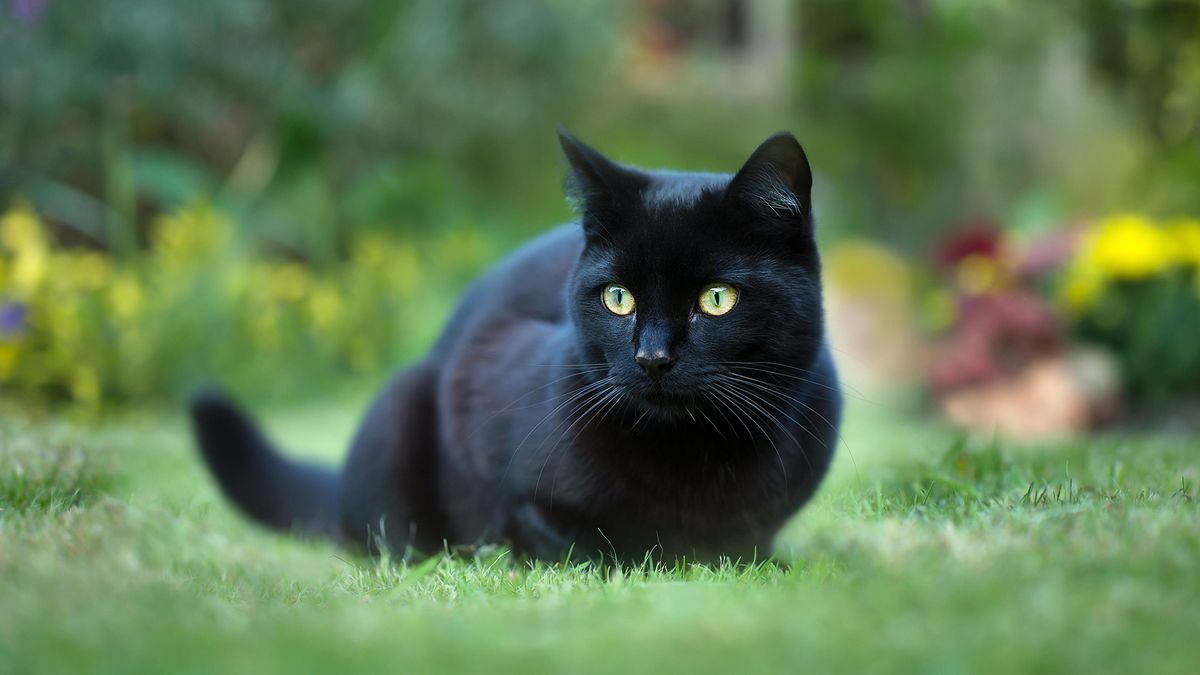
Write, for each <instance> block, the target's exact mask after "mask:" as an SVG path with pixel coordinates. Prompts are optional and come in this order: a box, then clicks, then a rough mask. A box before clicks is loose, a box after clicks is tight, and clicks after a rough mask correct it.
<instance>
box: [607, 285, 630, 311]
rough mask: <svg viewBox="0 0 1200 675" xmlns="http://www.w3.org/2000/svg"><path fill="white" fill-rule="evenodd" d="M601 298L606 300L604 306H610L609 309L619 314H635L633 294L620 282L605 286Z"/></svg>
mask: <svg viewBox="0 0 1200 675" xmlns="http://www.w3.org/2000/svg"><path fill="white" fill-rule="evenodd" d="M600 298H601V299H602V300H604V306H605V307H607V308H608V311H610V312H612V313H613V314H616V315H617V316H626V315H628V314H633V309H634V304H633V294H632V293H630V292H629V289H628V288H625V287H624V286H622V285H620V284H609V285H607V286H605V287H604V290H603V291H601V293H600Z"/></svg>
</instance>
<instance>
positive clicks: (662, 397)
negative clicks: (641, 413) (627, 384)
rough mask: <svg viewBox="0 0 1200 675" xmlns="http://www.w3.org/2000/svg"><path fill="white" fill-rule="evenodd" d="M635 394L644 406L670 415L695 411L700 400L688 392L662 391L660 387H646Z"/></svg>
mask: <svg viewBox="0 0 1200 675" xmlns="http://www.w3.org/2000/svg"><path fill="white" fill-rule="evenodd" d="M635 394H636V396H637V398H638V399H640V400H641V401H642V403H643V404H644V405H646V406H648V407H650V408H654V409H657V410H660V411H663V412H671V413H686V412H687V411H688V410H689V409H695V407H696V406H697V405H698V403H699V401H701V400H702V399H700V398H699V396H697V395H696V394H695V393H693V392H690V391H686V390H674V389H664V388H662V387H646V388H643V389H640V390H639V391H637V392H635Z"/></svg>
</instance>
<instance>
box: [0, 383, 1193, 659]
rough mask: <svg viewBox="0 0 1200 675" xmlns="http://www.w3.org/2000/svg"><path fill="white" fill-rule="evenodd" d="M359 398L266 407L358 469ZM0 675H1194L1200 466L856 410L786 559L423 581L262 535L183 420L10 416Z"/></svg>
mask: <svg viewBox="0 0 1200 675" xmlns="http://www.w3.org/2000/svg"><path fill="white" fill-rule="evenodd" d="M366 398H367V395H366V394H365V393H358V394H351V395H346V396H341V397H339V398H338V401H337V402H336V403H328V402H327V403H322V404H310V405H304V406H298V407H291V408H284V409H277V410H273V411H267V412H266V414H265V415H264V417H265V419H266V423H267V426H268V427H269V428H270V429H271V431H272V432H273V433H274V434H275V435H277V436H278V437H280V438H281V439H284V440H285V441H287V444H288V445H289V446H290V447H294V448H297V449H300V448H304V449H306V450H307V451H308V453H309V454H310V455H312V456H316V457H325V458H328V459H330V460H332V459H334V458H336V457H338V456H339V455H340V453H341V451H342V448H343V446H344V444H345V441H346V439H347V438H348V436H349V434H350V433H351V431H352V428H353V424H354V422H355V418H356V416H357V414H358V412H359V411H360V410H361V409H362V406H363V405H364V404H365V401H366ZM0 415H2V417H0V420H2V422H0V673H9V672H14V673H25V672H55V673H58V672H85V671H87V672H113V673H130V672H138V671H141V672H154V673H161V672H192V671H194V672H229V673H239V672H245V673H251V672H254V673H260V672H309V671H314V672H322V671H331V672H339V673H349V672H359V671H362V672H405V673H409V672H429V671H451V670H477V671H482V670H486V671H489V672H539V671H540V672H614V671H616V672H632V671H662V670H666V669H671V670H681V671H692V672H753V671H758V670H763V671H767V670H776V671H777V670H787V671H794V672H813V673H823V672H854V673H860V672H878V671H919V672H972V673H974V672H1031V671H1033V672H1059V671H1063V670H1072V671H1086V672H1101V671H1107V672H1181V673H1182V672H1190V673H1194V672H1197V670H1196V668H1197V664H1200V509H1198V507H1197V504H1198V502H1197V499H1198V497H1200V491H1198V488H1197V485H1198V484H1200V447H1197V443H1196V442H1195V441H1194V439H1186V438H1170V437H1145V436H1127V435H1110V436H1104V437H1099V438H1093V439H1090V440H1087V441H1075V442H1067V443H1060V444H1043V445H1037V446H1028V447H1023V446H1017V445H1013V444H1007V443H995V442H992V441H989V440H962V439H959V438H957V437H956V435H955V434H953V433H951V432H949V431H946V430H943V429H940V428H938V427H937V426H935V425H932V424H928V423H921V422H914V421H912V419H911V418H909V417H908V416H905V415H901V414H900V413H898V412H896V411H894V410H892V409H891V408H890V407H889V406H888V405H881V404H872V403H864V402H861V401H855V402H854V404H853V405H852V406H851V408H850V411H849V419H848V424H847V432H846V434H845V445H844V446H843V448H842V449H841V453H840V456H839V458H838V461H837V463H836V465H835V469H834V471H833V474H832V476H831V478H830V480H829V481H828V482H827V484H826V485H825V487H824V488H823V490H822V492H821V493H820V495H819V497H818V498H817V500H816V501H815V502H814V503H813V504H812V505H811V506H810V507H809V508H808V509H806V510H805V511H804V512H803V514H802V515H801V516H800V517H799V518H798V519H796V521H794V523H793V524H792V526H791V527H790V528H789V529H788V530H787V531H786V532H785V534H784V535H783V537H782V539H781V552H780V555H779V556H778V557H779V561H780V562H779V563H775V562H766V563H759V564H756V565H751V566H747V567H740V568H738V567H733V566H728V567H724V568H718V569H712V568H702V567H691V568H684V569H671V570H649V571H648V570H627V571H624V572H618V573H613V574H608V573H602V572H599V571H597V570H594V569H590V568H588V567H584V566H581V567H564V566H561V565H536V566H530V565H528V564H526V563H521V562H514V561H512V560H511V559H510V558H509V557H508V556H507V555H506V554H505V552H503V551H499V550H495V551H484V552H482V553H481V554H480V555H479V556H478V557H476V558H470V559H461V558H447V557H436V558H433V559H431V560H429V561H426V562H424V563H418V564H415V565H412V566H407V565H404V564H400V563H394V562H393V563H386V562H385V563H382V564H376V563H373V562H370V561H366V560H360V559H354V558H349V557H347V556H346V555H344V554H343V553H341V552H339V551H337V550H335V549H333V548H331V547H329V546H326V545H322V544H313V543H304V542H298V541H293V540H290V539H288V538H285V537H279V536H274V535H270V534H267V533H264V532H262V531H259V530H257V529H255V528H253V527H251V526H249V525H247V524H245V523H243V522H242V521H241V520H240V519H239V518H238V517H237V516H236V514H234V513H233V512H232V511H231V510H230V509H229V508H228V507H227V506H226V505H225V504H224V503H223V502H222V501H221V500H220V499H219V497H218V495H217V494H216V492H215V491H214V489H213V487H212V485H210V483H209V482H208V480H207V477H206V476H205V475H203V474H202V473H201V470H200V466H199V464H198V463H197V461H196V458H195V457H194V456H193V453H192V448H191V446H190V443H189V441H188V438H187V437H186V435H185V428H184V426H183V420H182V418H181V416H180V415H179V414H176V413H174V412H167V413H163V414H153V415H152V414H149V413H143V414H133V413H127V414H123V415H120V416H118V417H117V418H116V419H112V420H110V421H108V422H105V423H103V424H101V425H98V426H97V425H82V424H73V423H69V422H66V421H63V420H61V419H56V418H47V417H44V416H37V415H33V414H29V413H24V412H21V410H20V409H19V408H15V407H6V408H2V409H0Z"/></svg>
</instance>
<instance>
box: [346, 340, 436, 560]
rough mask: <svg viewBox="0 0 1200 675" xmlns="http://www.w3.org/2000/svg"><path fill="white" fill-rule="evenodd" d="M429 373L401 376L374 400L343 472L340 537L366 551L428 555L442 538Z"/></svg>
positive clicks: (422, 369) (422, 367) (421, 367)
mask: <svg viewBox="0 0 1200 675" xmlns="http://www.w3.org/2000/svg"><path fill="white" fill-rule="evenodd" d="M435 374H436V371H435V370H434V368H433V367H431V366H430V365H429V364H426V363H420V364H417V365H415V366H413V367H411V368H409V369H408V370H406V371H404V372H402V373H400V374H399V375H397V376H396V377H395V378H393V379H392V381H391V382H390V383H389V384H388V386H387V387H386V388H385V389H384V391H383V393H382V394H380V395H379V397H378V398H377V399H376V400H375V403H374V404H373V405H372V406H371V409H370V410H369V411H368V412H367V415H366V417H365V418H364V419H363V422H362V424H361V425H360V427H359V430H358V433H357V435H356V437H355V439H354V443H353V444H352V446H351V449H350V456H349V458H348V459H347V460H346V466H345V468H344V469H343V470H342V482H341V486H342V494H341V512H342V524H343V528H344V530H345V534H346V538H347V539H348V540H349V541H350V542H353V543H355V544H357V545H359V546H361V547H363V548H365V549H366V550H368V551H370V552H371V553H372V554H378V553H382V552H384V551H386V552H388V553H390V554H391V555H395V556H402V555H405V554H406V553H408V552H409V551H410V550H412V549H416V550H418V551H421V552H426V553H428V552H431V551H435V550H438V549H440V548H441V547H442V542H443V540H444V539H445V537H446V536H447V528H446V524H445V518H444V516H443V514H442V510H441V508H440V506H439V503H440V498H439V495H438V494H437V485H438V481H437V477H436V475H435V472H436V467H437V462H436V455H437V425H438V419H437V410H436V406H435V403H434V376H435Z"/></svg>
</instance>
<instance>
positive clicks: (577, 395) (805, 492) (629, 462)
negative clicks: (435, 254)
mask: <svg viewBox="0 0 1200 675" xmlns="http://www.w3.org/2000/svg"><path fill="white" fill-rule="evenodd" d="M559 135H560V141H561V143H562V146H563V150H564V152H565V154H566V156H567V159H568V161H569V162H570V164H571V173H570V177H569V179H568V194H569V195H570V196H572V197H573V198H574V199H576V200H577V202H578V204H579V207H580V212H581V216H580V221H579V222H578V223H574V224H570V225H566V226H563V227H560V228H558V229H555V230H553V231H551V232H549V233H547V234H546V235H543V236H542V237H540V238H538V239H536V240H534V241H533V242H531V243H529V244H528V245H526V246H525V247H524V248H522V249H520V250H518V251H517V252H516V253H514V254H513V255H512V256H510V257H509V258H508V259H507V260H505V261H503V262H501V263H500V264H499V265H497V266H496V267H495V268H494V269H492V270H491V271H489V272H488V273H487V274H485V275H484V276H483V277H482V278H481V279H479V280H478V281H477V282H476V283H475V284H474V285H473V286H472V287H471V288H470V289H469V290H468V291H467V292H466V294H465V295H464V297H463V299H462V301H461V303H460V304H459V307H458V309H457V311H456V312H455V314H454V316H453V317H452V318H451V320H450V322H449V324H448V326H447V327H446V329H445V332H444V333H443V335H442V337H441V338H440V339H439V341H438V342H437V343H436V344H435V345H434V347H433V349H432V350H431V351H430V352H429V354H428V355H427V356H426V357H425V358H424V359H423V360H421V361H420V362H418V363H417V364H415V365H413V366H411V367H410V368H408V369H407V370H405V371H403V372H402V373H400V374H399V375H398V376H396V378H395V379H394V380H393V381H392V382H391V383H390V384H389V385H388V386H387V388H386V389H385V390H384V392H383V393H382V394H381V395H380V396H379V398H378V399H377V400H376V402H375V403H374V405H373V406H372V407H371V409H370V411H369V412H368V414H367V416H366V419H365V420H364V421H363V423H362V426H361V428H360V430H359V432H358V435H357V437H356V438H355V440H354V443H353V446H352V448H351V451H350V456H349V458H348V459H347V461H346V464H345V467H344V468H343V469H342V470H341V472H340V474H337V475H335V474H334V473H333V472H329V471H323V470H320V469H315V468H310V467H305V466H301V465H298V464H295V463H293V462H290V461H288V460H285V459H283V458H282V457H281V456H280V455H279V454H277V453H276V452H275V451H274V450H272V449H271V448H270V447H269V446H268V444H267V443H266V442H265V441H264V440H263V439H262V438H261V437H260V435H259V434H258V432H257V431H256V430H255V429H254V427H253V426H252V425H251V424H250V423H249V422H248V421H247V420H246V419H245V418H244V417H243V416H242V415H241V414H240V413H239V412H238V411H237V410H236V409H235V408H234V407H233V406H232V405H231V404H230V403H229V402H227V401H226V400H224V399H222V398H220V397H219V396H216V395H213V394H206V395H203V396H201V397H198V398H197V399H196V400H195V402H194V403H193V406H192V417H193V420H194V424H195V428H196V434H197V437H198V440H199V444H200V447H201V449H202V451H203V453H204V457H205V459H206V460H207V462H208V465H209V467H210V468H211V469H212V472H213V474H214V475H215V476H216V477H217V480H218V482H219V484H220V485H221V487H222V489H223V490H224V492H225V494H226V495H227V496H229V498H230V499H231V500H233V502H234V503H235V504H237V505H238V506H239V507H240V508H241V509H242V510H243V511H244V512H246V514H247V515H249V516H250V517H251V518H253V519H255V520H257V521H259V522H261V523H263V524H265V525H268V526H270V527H274V528H278V529H291V530H294V531H299V532H302V533H307V534H313V535H319V536H327V537H330V538H333V539H335V540H337V541H339V542H343V543H345V544H347V545H350V546H355V547H360V548H363V549H367V550H378V549H379V548H381V547H385V546H386V548H388V549H389V550H392V551H403V550H410V549H416V550H418V551H432V550H437V549H439V548H442V547H443V546H446V545H470V544H477V543H486V542H507V543H509V544H511V545H512V546H514V547H515V548H516V549H517V550H518V551H519V552H522V553H526V554H530V555H533V556H536V557H540V558H546V559H554V560H557V559H560V558H563V557H565V556H567V555H568V552H573V555H575V556H576V557H598V556H616V557H618V558H623V559H632V560H641V559H642V558H643V557H644V556H645V555H646V554H648V553H649V554H651V555H653V556H655V557H658V558H667V559H677V558H681V557H686V558H688V559H700V560H711V559H715V558H718V557H722V556H724V557H729V558H742V559H749V558H752V557H759V558H761V557H763V556H765V555H768V554H769V552H770V548H771V541H772V539H773V537H774V535H775V534H776V532H777V531H778V530H779V528H780V527H781V526H782V525H783V523H784V522H785V521H786V520H787V519H788V518H789V517H790V516H792V515H793V514H794V513H795V512H796V511H797V510H799V508H800V507H801V506H802V505H803V504H804V503H805V502H806V501H808V499H809V498H810V497H811V496H812V494H813V492H814V490H815V489H816V487H817V485H818V484H819V483H820V481H821V478H822V477H823V476H824V474H825V471H826V469H827V467H828V465H829V462H830V459H831V456H832V453H833V447H834V444H835V442H836V440H837V426H838V424H839V418H840V414H841V395H840V390H839V385H838V381H837V376H836V374H835V372H834V366H833V362H832V359H831V358H830V354H829V349H828V346H827V344H826V342H825V331H824V322H823V310H822V304H821V285H820V264H819V257H818V255H817V249H816V244H815V241H814V238H813V220H812V212H811V201H810V191H811V186H812V176H811V173H810V171H809V166H808V160H807V159H806V158H805V156H804V151H803V150H802V149H801V148H800V145H799V144H798V143H797V142H796V140H795V139H794V138H793V137H792V136H791V135H790V134H786V133H783V134H777V135H775V136H773V137H771V138H770V139H768V140H767V141H766V142H765V143H763V145H762V146H760V147H759V149H758V150H756V151H755V153H754V154H753V155H752V156H751V158H750V160H749V161H747V163H746V164H745V165H744V166H743V167H742V169H741V170H740V171H739V172H738V173H737V174H735V175H733V176H730V175H728V174H689V173H672V172H652V171H643V170H639V169H634V168H629V167H624V166H621V165H618V164H616V163H614V162H612V161H611V160H608V159H607V158H605V157H604V156H602V155H601V154H600V153H599V152H597V151H596V150H594V149H592V148H590V147H588V146H586V145H584V144H583V143H581V142H580V141H578V140H577V139H575V138H573V137H572V136H570V135H569V134H567V133H566V132H564V131H560V134H559ZM713 282H722V283H727V284H730V285H732V286H734V287H735V288H737V289H739V290H740V298H739V300H738V302H737V304H736V305H735V306H734V308H733V309H732V311H730V312H729V313H728V314H725V315H723V316H710V315H707V314H703V313H701V312H700V311H699V309H698V304H697V301H698V298H699V293H700V290H701V289H702V288H703V287H704V286H705V285H707V284H709V283H713ZM609 283H620V284H621V285H623V286H625V287H626V288H627V289H629V291H630V292H631V293H632V295H633V296H634V298H635V301H636V311H634V312H633V313H632V314H629V315H627V316H618V315H616V314H613V313H611V312H609V311H608V310H607V309H605V307H604V305H603V303H602V301H601V291H602V290H603V288H604V287H605V286H606V285H607V284H609ZM639 352H640V353H641V354H643V356H645V355H646V354H653V355H656V358H658V359H659V360H658V361H656V363H658V366H656V368H658V367H659V366H661V368H659V370H660V372H658V373H656V375H660V376H661V377H651V376H650V374H648V372H643V368H644V367H645V366H644V364H645V363H648V361H647V360H646V359H643V366H639V363H638V360H637V359H636V358H635V357H636V355H638V354H639ZM668 367H669V369H667V368H668Z"/></svg>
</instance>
